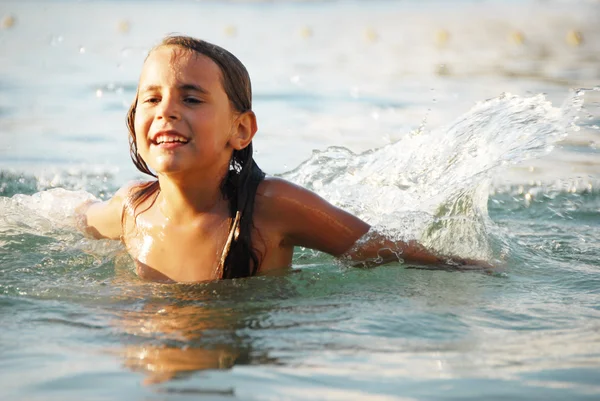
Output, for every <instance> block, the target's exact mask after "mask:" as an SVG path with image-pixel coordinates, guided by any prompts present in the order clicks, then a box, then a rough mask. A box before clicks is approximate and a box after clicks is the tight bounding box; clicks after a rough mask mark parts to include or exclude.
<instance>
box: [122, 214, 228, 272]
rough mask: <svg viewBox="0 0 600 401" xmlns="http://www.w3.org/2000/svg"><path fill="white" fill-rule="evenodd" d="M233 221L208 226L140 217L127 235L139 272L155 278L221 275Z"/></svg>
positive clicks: (125, 240)
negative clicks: (173, 223) (161, 221)
mask: <svg viewBox="0 0 600 401" xmlns="http://www.w3.org/2000/svg"><path fill="white" fill-rule="evenodd" d="M228 223H229V221H228V220H225V221H224V222H223V223H221V224H211V225H206V226H201V227H197V226H193V225H192V226H191V225H186V226H179V225H172V224H153V222H150V221H147V220H144V219H143V218H141V219H140V218H138V221H137V222H136V224H135V225H129V226H128V227H126V231H125V233H124V234H125V235H124V237H123V239H124V243H125V246H126V248H127V250H128V252H129V254H130V255H131V256H132V257H133V259H134V261H135V264H136V270H137V273H138V275H139V276H140V277H141V278H143V279H148V280H152V281H176V282H199V281H209V280H216V279H218V278H219V277H218V267H219V264H220V263H221V258H222V256H223V252H224V247H225V243H226V241H227V236H228V233H229V224H228Z"/></svg>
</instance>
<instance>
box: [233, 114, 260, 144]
mask: <svg viewBox="0 0 600 401" xmlns="http://www.w3.org/2000/svg"><path fill="white" fill-rule="evenodd" d="M233 124H234V125H233V127H232V131H233V132H232V135H231V137H230V138H229V145H231V147H232V148H234V149H235V150H242V149H244V148H245V147H246V146H248V145H249V144H250V142H251V141H252V138H254V134H256V131H257V130H258V125H257V124H256V115H255V114H254V112H253V111H251V110H250V111H246V112H244V113H242V114H240V115H239V116H238V117H237V118H236V120H235V121H234V122H233Z"/></svg>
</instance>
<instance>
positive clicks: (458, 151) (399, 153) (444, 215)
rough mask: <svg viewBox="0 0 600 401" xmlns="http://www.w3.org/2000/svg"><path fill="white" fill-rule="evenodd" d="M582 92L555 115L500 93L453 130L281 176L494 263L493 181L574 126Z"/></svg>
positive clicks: (411, 234) (400, 231) (316, 157)
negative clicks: (490, 205)
mask: <svg viewBox="0 0 600 401" xmlns="http://www.w3.org/2000/svg"><path fill="white" fill-rule="evenodd" d="M584 93H585V90H578V91H573V92H572V93H571V94H570V95H569V97H568V98H567V99H566V100H565V102H564V104H563V105H562V107H560V108H557V107H554V106H552V105H551V104H550V102H548V101H546V99H545V98H544V96H543V95H537V96H533V97H528V98H522V97H519V96H514V95H511V94H503V95H501V96H499V97H497V98H494V99H489V100H486V101H483V102H479V103H477V104H476V105H475V106H474V107H473V108H472V109H471V110H470V111H468V112H467V113H465V114H464V115H462V116H461V117H459V118H458V119H457V120H456V121H454V122H453V123H452V124H450V125H449V126H447V127H443V128H440V129H436V130H433V131H431V132H424V131H422V130H419V131H418V132H416V133H413V134H410V135H407V136H406V137H404V138H403V139H401V140H399V141H397V142H395V143H392V144H390V145H388V146H385V147H382V148H380V149H377V150H372V151H368V152H365V153H362V154H354V153H352V152H351V151H349V150H347V149H345V148H341V147H332V148H328V149H327V150H325V151H315V152H314V153H313V156H312V157H311V158H310V159H309V160H307V161H306V162H304V163H303V164H302V165H300V166H299V167H298V168H296V169H295V170H293V171H291V172H289V173H286V174H284V175H283V177H284V178H286V179H288V180H290V181H293V182H296V183H297V184H299V185H302V186H305V187H307V188H309V189H311V190H313V191H315V192H317V193H318V194H319V195H321V196H323V197H324V198H326V199H328V200H329V201H331V202H332V203H334V204H336V205H338V206H340V207H342V208H344V209H347V210H349V211H351V212H352V213H354V214H356V215H357V216H359V217H361V218H362V219H364V220H365V221H367V222H369V223H370V224H371V225H372V226H373V227H374V230H376V231H378V232H384V233H385V234H386V235H388V236H392V237H394V238H396V239H402V240H408V239H417V240H419V241H420V242H422V243H423V244H425V245H427V246H429V247H432V248H433V249H436V250H438V251H440V252H443V253H446V254H459V255H462V256H465V257H474V258H485V259H489V258H491V257H492V253H493V252H492V245H491V238H490V235H489V228H490V227H491V226H493V223H492V222H491V221H490V219H489V216H488V212H487V201H488V194H489V189H488V183H489V180H490V179H491V178H492V177H493V176H494V175H495V174H498V173H499V172H500V171H501V170H502V169H503V168H505V166H507V165H511V164H516V163H519V162H522V161H524V160H528V159H532V158H535V157H539V156H542V155H544V154H546V153H548V152H550V151H551V150H552V148H553V147H554V145H555V144H556V142H558V141H559V140H561V139H563V138H564V137H565V136H566V135H568V133H569V131H571V130H574V129H576V126H575V125H574V121H575V119H576V117H577V114H578V113H579V111H580V110H581V107H582V105H583V94H584Z"/></svg>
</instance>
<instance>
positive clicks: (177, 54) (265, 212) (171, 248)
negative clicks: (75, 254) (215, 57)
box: [83, 46, 471, 282]
mask: <svg viewBox="0 0 600 401" xmlns="http://www.w3.org/2000/svg"><path fill="white" fill-rule="evenodd" d="M138 87H139V92H138V102H137V107H136V114H135V122H134V125H135V133H136V144H137V148H138V151H139V154H140V155H141V156H142V158H143V159H144V161H145V162H146V163H147V164H148V166H150V167H151V169H152V170H154V171H155V172H156V173H157V175H158V181H159V183H160V191H158V192H157V193H156V195H152V196H151V197H150V198H148V199H147V200H146V201H144V202H143V203H142V204H140V205H138V207H137V209H136V211H135V213H134V211H132V210H131V209H130V208H127V207H125V208H124V206H125V205H126V203H127V200H128V198H129V197H130V194H131V191H132V190H134V189H135V187H136V185H139V184H129V185H126V186H124V187H123V188H121V189H120V190H119V191H118V192H117V193H116V194H115V196H114V197H113V198H112V199H111V200H109V201H106V202H99V203H94V204H91V205H89V206H88V207H86V208H85V209H84V211H83V214H84V220H85V224H86V227H87V230H88V231H89V232H91V233H93V234H94V235H95V236H96V237H103V238H113V239H121V240H122V241H123V242H124V244H125V246H126V248H127V250H128V251H129V253H130V255H131V256H132V257H133V258H134V260H135V261H136V265H137V272H138V275H139V276H140V277H142V278H145V279H149V280H155V281H176V282H200V281H207V280H216V279H219V278H221V277H220V274H219V272H218V266H219V262H220V259H221V256H222V252H223V248H224V246H225V243H226V240H227V237H228V234H229V227H230V225H231V219H230V216H229V211H228V203H227V200H225V199H224V198H223V196H222V194H221V190H220V187H221V182H222V180H223V177H225V175H226V173H227V172H228V169H229V161H230V159H231V155H232V152H233V150H234V149H237V150H240V149H243V148H245V147H246V146H248V145H249V143H250V142H251V141H252V138H253V137H254V134H255V133H256V131H257V123H256V117H255V115H254V113H253V112H251V111H248V112H245V113H239V112H236V111H235V110H234V109H233V108H232V106H231V104H230V102H229V99H228V98H227V94H226V93H225V91H224V89H223V85H222V76H221V71H220V69H219V67H218V66H217V65H216V64H215V63H214V62H213V61H212V60H211V59H209V58H208V57H205V56H203V55H200V54H196V53H194V52H191V51H187V50H184V49H181V48H178V47H173V46H162V47H159V48H156V49H155V50H153V51H152V52H151V54H150V55H149V57H148V59H147V60H146V62H145V64H144V67H143V69H142V73H141V77H140V82H139V86H138ZM123 210H124V211H125V216H124V217H125V218H124V219H123V220H122V219H121V213H122V211H123ZM122 221H123V222H124V224H122ZM253 223H254V229H253V232H252V240H253V243H252V246H253V248H254V249H255V250H256V251H258V253H259V255H261V256H262V257H261V262H260V266H259V267H258V272H259V273H264V272H267V271H270V270H274V269H280V268H285V267H289V266H290V264H291V261H292V255H293V250H294V247H295V246H303V247H307V248H312V249H316V250H320V251H323V252H326V253H329V254H331V255H334V256H339V255H342V254H344V253H345V254H346V255H347V256H348V257H349V258H351V259H355V260H362V261H364V260H366V261H368V260H377V261H378V263H385V262H389V261H393V260H398V252H401V253H402V258H403V259H404V260H412V261H416V262H419V263H434V264H437V263H440V264H443V263H444V260H445V259H444V258H440V257H438V256H436V255H434V254H432V253H431V252H429V251H428V250H426V249H425V248H423V247H421V246H420V245H419V244H417V243H414V242H411V243H403V242H392V241H389V240H387V239H385V238H381V237H373V238H372V240H370V241H364V242H361V245H360V246H358V247H356V246H354V247H353V245H354V244H355V243H356V241H357V240H358V239H359V238H361V237H362V236H363V235H364V234H366V233H367V232H368V231H369V228H370V227H369V225H368V224H367V223H365V222H363V221H362V220H360V219H358V218H357V217H355V216H353V215H351V214H349V213H347V212H345V211H343V210H341V209H339V208H336V207H334V206H333V205H331V204H329V203H328V202H327V201H325V200H324V199H322V198H320V197H319V196H317V195H316V194H314V193H312V192H310V191H308V190H306V189H303V188H301V187H298V186H296V185H294V184H292V183H289V182H287V181H284V180H281V179H275V178H267V179H265V180H264V181H263V182H262V183H261V184H260V185H259V187H258V190H257V194H256V200H255V209H254V215H253ZM351 248H352V250H351V251H350V252H349V250H350V249H351ZM391 249H393V250H394V251H391ZM467 262H471V261H467Z"/></svg>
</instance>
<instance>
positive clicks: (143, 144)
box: [133, 113, 148, 151]
mask: <svg viewBox="0 0 600 401" xmlns="http://www.w3.org/2000/svg"><path fill="white" fill-rule="evenodd" d="M133 127H134V129H135V144H136V146H137V148H138V150H140V151H141V150H144V149H145V148H147V147H148V139H147V138H148V123H147V119H146V118H144V115H143V114H140V113H136V115H135V118H134V120H133Z"/></svg>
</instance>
